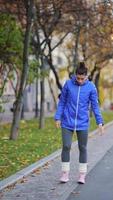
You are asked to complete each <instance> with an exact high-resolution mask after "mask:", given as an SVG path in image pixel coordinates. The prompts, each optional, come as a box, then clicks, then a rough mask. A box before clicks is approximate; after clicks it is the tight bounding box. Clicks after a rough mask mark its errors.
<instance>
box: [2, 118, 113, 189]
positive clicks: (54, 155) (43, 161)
mask: <svg viewBox="0 0 113 200" xmlns="http://www.w3.org/2000/svg"><path fill="white" fill-rule="evenodd" d="M111 125H113V121H111V122H109V123H107V124H106V125H105V128H107V127H109V126H111ZM97 132H98V129H96V130H94V131H92V132H90V133H89V137H92V136H93V135H95V134H96V133H97ZM73 145H74V146H75V145H77V141H75V142H73V144H72V147H73ZM60 154H61V149H59V150H57V151H55V152H54V153H52V154H50V155H49V156H47V157H45V158H43V159H41V160H39V161H37V162H35V163H33V164H31V165H29V166H28V167H26V168H24V169H22V170H20V171H19V172H17V173H16V174H14V175H11V176H9V177H8V178H6V179H4V180H2V181H0V191H2V190H3V189H5V188H7V187H8V186H11V185H13V184H15V183H16V182H17V181H19V180H20V179H22V178H24V177H26V176H27V175H29V174H30V173H32V172H33V171H35V170H37V169H38V168H40V167H42V166H44V165H45V164H46V163H47V162H50V161H51V160H54V159H55V158H57V157H58V156H60Z"/></svg>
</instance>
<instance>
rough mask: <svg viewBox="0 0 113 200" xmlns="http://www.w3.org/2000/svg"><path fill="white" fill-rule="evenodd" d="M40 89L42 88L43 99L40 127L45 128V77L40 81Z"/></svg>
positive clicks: (41, 102) (41, 101)
mask: <svg viewBox="0 0 113 200" xmlns="http://www.w3.org/2000/svg"><path fill="white" fill-rule="evenodd" d="M40 87H41V88H40V89H41V100H40V120H39V128H44V125H45V111H44V105H45V88H44V77H42V80H41V81H40Z"/></svg>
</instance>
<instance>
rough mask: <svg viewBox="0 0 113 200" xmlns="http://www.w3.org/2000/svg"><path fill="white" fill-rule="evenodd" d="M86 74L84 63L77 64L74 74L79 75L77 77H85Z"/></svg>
mask: <svg viewBox="0 0 113 200" xmlns="http://www.w3.org/2000/svg"><path fill="white" fill-rule="evenodd" d="M87 72H88V69H87V67H86V66H85V63H84V62H80V63H79V64H78V67H77V69H76V74H79V75H87Z"/></svg>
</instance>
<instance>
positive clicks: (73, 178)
mask: <svg viewBox="0 0 113 200" xmlns="http://www.w3.org/2000/svg"><path fill="white" fill-rule="evenodd" d="M112 146H113V123H110V124H109V125H107V126H106V129H105V133H104V135H103V136H99V135H98V134H96V131H94V132H93V133H92V134H91V135H90V137H89V142H88V160H89V165H88V175H87V182H86V185H84V186H83V187H87V185H90V179H89V178H88V176H89V175H90V173H92V171H91V170H92V169H95V168H94V167H95V166H97V163H98V162H99V161H100V160H101V159H102V158H103V156H104V155H105V154H106V152H108V151H109V150H110V149H111V147H112ZM59 154H60V152H59V153H58V152H56V156H57V157H56V158H54V159H53V160H51V161H49V162H48V163H47V164H46V165H44V166H42V167H40V168H39V169H37V170H36V171H35V172H33V173H31V174H30V175H28V176H26V177H25V178H24V179H22V180H21V181H18V182H17V184H15V185H14V187H9V188H8V189H5V190H3V191H2V192H1V194H0V195H1V200H20V199H21V200H31V199H32V200H44V199H45V200H50V199H52V200H66V199H67V198H68V197H69V195H70V194H71V195H72V193H73V191H75V190H76V188H77V187H78V184H77V177H78V148H77V143H76V142H75V143H74V144H73V146H72V150H71V171H70V181H69V182H68V183H67V184H60V183H59V177H60V170H61V165H60V163H61V162H60V155H59ZM54 157H55V156H54ZM103 172H104V171H103ZM94 173H95V172H94ZM112 177H113V176H112ZM95 181H98V180H95ZM95 184H96V183H95ZM107 192H109V191H107V190H106V193H107ZM70 198H72V199H75V196H74V198H73V197H72V196H70V197H69V199H68V200H71V199H70ZM95 198H96V196H95ZM107 199H108V198H107ZM80 200H82V199H80ZM87 200H88V198H87ZM98 200H103V199H98ZM108 200H111V199H108Z"/></svg>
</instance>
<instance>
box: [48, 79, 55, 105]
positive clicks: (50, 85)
mask: <svg viewBox="0 0 113 200" xmlns="http://www.w3.org/2000/svg"><path fill="white" fill-rule="evenodd" d="M48 83H49V88H50V91H51V95H52V97H53V101H54V107H55V109H56V108H57V101H56V98H55V95H54V90H53V88H52V84H51V81H50V80H49V79H48Z"/></svg>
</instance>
